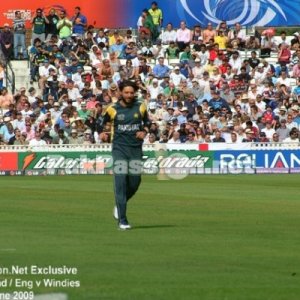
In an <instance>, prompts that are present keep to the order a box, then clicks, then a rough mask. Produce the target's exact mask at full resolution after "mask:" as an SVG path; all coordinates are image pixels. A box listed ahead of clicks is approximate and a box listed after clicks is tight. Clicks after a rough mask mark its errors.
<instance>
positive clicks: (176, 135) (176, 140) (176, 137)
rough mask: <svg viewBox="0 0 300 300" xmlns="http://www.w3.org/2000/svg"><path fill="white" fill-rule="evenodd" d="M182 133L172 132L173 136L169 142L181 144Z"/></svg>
mask: <svg viewBox="0 0 300 300" xmlns="http://www.w3.org/2000/svg"><path fill="white" fill-rule="evenodd" d="M180 143H181V141H180V134H179V132H178V131H174V132H173V134H172V138H171V139H169V140H168V144H180Z"/></svg>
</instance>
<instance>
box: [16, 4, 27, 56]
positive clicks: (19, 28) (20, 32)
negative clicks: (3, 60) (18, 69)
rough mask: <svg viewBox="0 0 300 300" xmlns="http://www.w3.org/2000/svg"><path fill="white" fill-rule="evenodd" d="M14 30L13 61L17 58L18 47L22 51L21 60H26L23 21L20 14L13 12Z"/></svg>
mask: <svg viewBox="0 0 300 300" xmlns="http://www.w3.org/2000/svg"><path fill="white" fill-rule="evenodd" d="M13 28H14V59H18V58H19V47H20V48H21V49H22V58H23V59H27V48H26V43H25V33H26V29H25V20H24V19H23V18H22V15H21V12H20V11H19V10H17V11H16V12H15V18H14V22H13Z"/></svg>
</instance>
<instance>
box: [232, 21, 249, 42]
mask: <svg viewBox="0 0 300 300" xmlns="http://www.w3.org/2000/svg"><path fill="white" fill-rule="evenodd" d="M234 33H236V36H237V38H238V39H239V40H240V41H241V43H242V44H243V43H245V42H246V34H245V31H243V30H242V26H241V24H240V23H235V24H234V30H230V31H229V33H228V38H229V40H232V39H234Z"/></svg>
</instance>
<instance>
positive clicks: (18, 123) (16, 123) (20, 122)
mask: <svg viewBox="0 0 300 300" xmlns="http://www.w3.org/2000/svg"><path fill="white" fill-rule="evenodd" d="M12 125H13V128H14V129H16V128H18V129H20V131H24V130H25V121H24V119H23V116H22V113H21V112H20V111H18V112H17V118H16V119H15V120H13V121H12Z"/></svg>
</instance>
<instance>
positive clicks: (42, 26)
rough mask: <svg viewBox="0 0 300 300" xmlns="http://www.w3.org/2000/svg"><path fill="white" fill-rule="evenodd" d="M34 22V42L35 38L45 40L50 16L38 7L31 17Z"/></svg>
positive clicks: (32, 22)
mask: <svg viewBox="0 0 300 300" xmlns="http://www.w3.org/2000/svg"><path fill="white" fill-rule="evenodd" d="M31 24H32V37H31V39H32V42H34V41H35V39H37V38H38V39H40V41H41V42H44V41H45V39H46V24H49V20H48V18H47V17H46V16H45V14H44V12H43V10H42V9H41V8H38V9H37V10H36V12H35V14H34V15H33V17H32V19H31Z"/></svg>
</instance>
